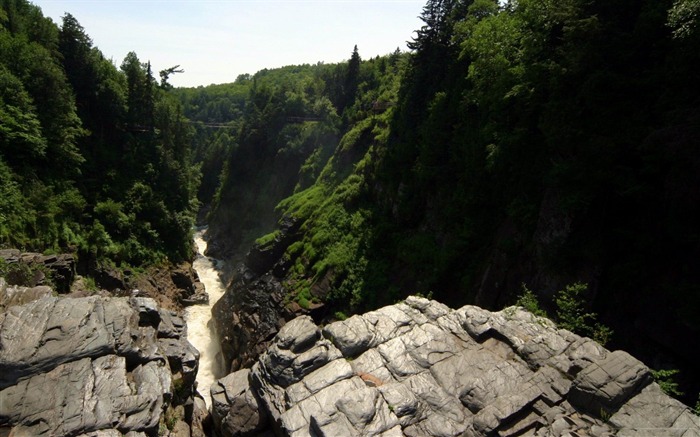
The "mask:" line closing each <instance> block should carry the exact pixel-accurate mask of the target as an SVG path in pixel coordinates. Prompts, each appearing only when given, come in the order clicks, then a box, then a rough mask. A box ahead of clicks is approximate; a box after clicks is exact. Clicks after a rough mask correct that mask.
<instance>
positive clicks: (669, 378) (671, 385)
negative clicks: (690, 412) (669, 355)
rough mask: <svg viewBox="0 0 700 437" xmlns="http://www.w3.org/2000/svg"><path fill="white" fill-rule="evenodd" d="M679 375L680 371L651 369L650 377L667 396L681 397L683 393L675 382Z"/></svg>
mask: <svg viewBox="0 0 700 437" xmlns="http://www.w3.org/2000/svg"><path fill="white" fill-rule="evenodd" d="M679 373H680V370H678V369H661V370H654V369H651V376H653V377H654V381H656V383H657V384H659V387H661V390H663V391H664V393H666V394H667V395H669V396H683V392H682V391H680V390H679V389H678V382H676V380H675V376H676V375H678V374H679ZM699 402H700V401H699ZM696 408H697V406H696Z"/></svg>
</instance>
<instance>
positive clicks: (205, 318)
mask: <svg viewBox="0 0 700 437" xmlns="http://www.w3.org/2000/svg"><path fill="white" fill-rule="evenodd" d="M205 230H206V229H199V230H197V232H196V233H195V235H194V242H195V244H196V245H197V258H196V259H195V260H194V263H193V266H194V269H195V270H196V271H197V274H198V275H199V280H200V281H202V283H203V284H204V287H205V289H206V291H207V294H208V295H209V304H207V305H193V306H190V307H187V308H186V310H185V320H186V321H187V338H188V339H189V341H190V343H192V345H194V347H196V348H197V350H198V351H199V354H200V355H199V371H198V372H197V391H198V392H199V393H200V394H201V395H202V397H204V400H205V401H206V403H207V406H209V407H210V406H211V398H210V395H209V387H211V385H212V383H213V382H214V381H215V380H216V379H217V378H220V377H222V376H224V375H223V372H222V367H223V366H221V364H220V363H221V346H220V344H219V338H218V336H217V335H216V332H215V330H214V324H213V322H212V316H211V309H212V307H213V306H214V304H215V303H216V301H218V300H219V298H220V297H221V296H222V295H223V294H224V291H226V290H225V287H224V284H223V283H222V282H221V279H220V278H219V273H218V270H217V266H216V263H217V260H214V259H212V258H208V257H206V256H204V251H205V250H206V249H207V242H206V241H204V239H203V238H202V237H203V234H204V232H205Z"/></svg>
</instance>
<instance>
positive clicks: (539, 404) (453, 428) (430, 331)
mask: <svg viewBox="0 0 700 437" xmlns="http://www.w3.org/2000/svg"><path fill="white" fill-rule="evenodd" d="M318 330H319V328H318V327H316V326H315V325H314V324H313V322H312V321H311V319H310V318H309V317H308V316H304V317H299V318H296V319H294V320H292V321H291V322H289V323H287V324H286V325H285V326H284V327H282V328H281V329H280V330H279V332H278V333H277V334H276V336H275V337H274V339H272V341H271V342H270V343H269V346H268V347H267V349H266V350H265V351H264V352H263V353H262V354H261V355H260V357H259V358H258V359H257V360H256V361H255V363H254V365H253V366H252V367H251V368H250V369H244V370H239V371H238V372H236V373H233V374H231V375H229V376H227V377H225V378H223V379H221V380H219V382H218V383H217V385H215V388H213V389H212V396H213V397H215V398H216V400H215V405H216V406H215V411H214V414H215V417H216V418H215V421H214V422H215V426H216V427H217V432H220V433H222V435H248V433H251V432H262V431H263V429H262V428H261V427H262V423H263V422H262V420H261V419H260V417H261V415H263V414H264V415H267V416H268V424H269V427H270V428H272V429H274V430H275V432H276V434H277V435H285V436H308V435H316V436H339V435H358V436H359V435H363V436H365V435H367V436H387V437H388V436H402V435H406V436H428V435H430V436H462V435H469V436H492V435H499V436H516V435H536V436H560V435H579V436H584V435H595V436H612V435H640V434H641V435H644V433H647V435H697V434H700V418H698V417H697V416H694V415H693V414H691V413H690V411H689V409H688V408H687V407H686V406H684V405H682V404H680V403H679V402H678V401H675V400H674V399H672V398H670V397H668V396H666V395H665V394H663V393H662V392H661V390H660V389H659V388H658V386H657V385H656V384H655V383H653V382H652V381H651V378H650V376H649V375H650V374H649V369H648V368H647V367H646V366H644V365H643V364H642V363H641V362H640V361H638V360H636V359H635V358H633V357H631V356H630V355H629V354H627V353H625V352H622V351H613V352H611V351H608V350H607V349H605V348H603V347H602V346H600V345H599V344H597V343H595V342H593V341H592V340H590V339H587V338H582V337H580V336H578V335H575V334H573V333H571V332H569V331H566V330H561V329H558V328H557V327H556V325H555V324H554V323H552V322H551V321H549V320H547V319H543V318H539V317H536V316H534V315H532V314H530V313H528V312H527V311H524V310H523V309H521V308H516V307H511V308H507V309H505V310H503V311H500V312H490V311H486V310H484V309H481V308H478V307H474V306H465V307H463V308H460V309H457V310H452V309H449V308H448V307H446V306H444V305H442V304H440V303H438V302H435V301H429V300H427V299H423V298H418V297H410V298H408V299H406V301H404V302H401V303H398V304H396V305H392V306H388V307H385V308H381V309H379V310H376V311H372V312H369V313H366V314H363V315H357V316H353V317H351V318H349V319H347V320H345V321H341V322H335V323H331V324H329V325H327V326H325V327H324V328H323V330H322V334H323V335H322V336H319V335H318ZM224 430H225V431H224ZM253 430H254V431H253ZM267 431H268V432H269V429H268V430H267ZM676 431H678V432H676Z"/></svg>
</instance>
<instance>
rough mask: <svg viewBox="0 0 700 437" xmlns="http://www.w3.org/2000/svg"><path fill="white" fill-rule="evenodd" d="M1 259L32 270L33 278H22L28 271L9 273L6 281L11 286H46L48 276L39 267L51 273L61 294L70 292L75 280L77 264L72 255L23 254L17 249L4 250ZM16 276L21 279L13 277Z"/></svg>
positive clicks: (0, 252) (52, 279)
mask: <svg viewBox="0 0 700 437" xmlns="http://www.w3.org/2000/svg"><path fill="white" fill-rule="evenodd" d="M0 258H3V259H4V260H5V262H6V263H7V264H10V265H12V264H15V265H18V266H26V267H28V268H29V269H30V270H32V271H31V276H32V277H22V276H25V275H26V271H25V270H23V269H15V270H14V271H11V272H9V274H8V277H7V278H6V280H7V282H9V283H10V284H20V285H28V286H30V287H35V286H38V285H46V282H45V281H46V276H45V274H44V272H43V271H42V269H37V267H42V268H43V270H44V271H46V272H50V275H51V278H50V279H51V282H52V283H53V284H54V285H55V287H56V291H58V292H59V293H67V292H68V291H70V286H71V284H72V283H73V279H75V270H76V262H75V257H74V256H73V255H72V254H67V253H64V254H60V255H42V254H40V253H33V252H27V253H23V252H20V251H19V250H17V249H3V250H0ZM15 275H17V276H19V277H13V276H15Z"/></svg>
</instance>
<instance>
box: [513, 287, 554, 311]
mask: <svg viewBox="0 0 700 437" xmlns="http://www.w3.org/2000/svg"><path fill="white" fill-rule="evenodd" d="M522 288H523V293H522V294H521V295H520V296H518V300H516V301H515V305H517V306H520V307H523V308H525V309H526V310H527V311H529V312H531V313H532V314H534V315H536V316H538V317H548V316H547V312H546V311H545V310H543V309H542V308H540V302H539V301H538V300H537V296H535V293H534V292H533V291H532V290H530V289H528V288H527V286H526V285H525V283H523V284H522Z"/></svg>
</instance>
